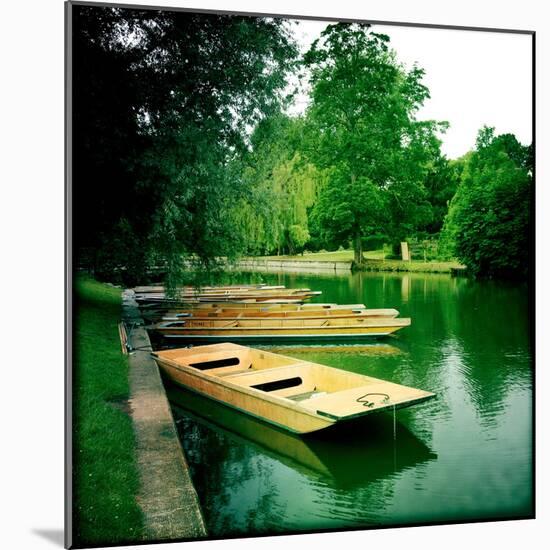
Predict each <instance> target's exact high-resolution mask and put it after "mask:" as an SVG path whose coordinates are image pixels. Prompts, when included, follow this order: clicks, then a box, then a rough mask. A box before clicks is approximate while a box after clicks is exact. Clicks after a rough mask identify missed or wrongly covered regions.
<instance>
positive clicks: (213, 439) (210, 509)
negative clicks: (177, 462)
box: [176, 415, 284, 535]
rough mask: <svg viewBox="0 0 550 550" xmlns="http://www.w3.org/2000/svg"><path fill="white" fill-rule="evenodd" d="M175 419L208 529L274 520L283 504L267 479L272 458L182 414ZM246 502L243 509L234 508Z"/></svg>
mask: <svg viewBox="0 0 550 550" xmlns="http://www.w3.org/2000/svg"><path fill="white" fill-rule="evenodd" d="M176 424H177V428H178V433H179V435H180V441H181V442H182V446H183V449H184V451H185V455H186V457H187V461H188V463H189V467H190V470H191V475H192V478H193V483H194V485H195V487H196V489H197V492H198V494H199V498H200V501H201V506H202V508H203V510H204V512H205V516H206V518H205V519H206V521H207V530H208V532H209V534H212V535H220V534H223V535H232V534H238V533H249V532H255V533H260V532H261V531H265V530H268V531H269V530H270V529H272V528H273V527H272V526H276V525H277V523H278V521H279V518H280V516H281V514H282V513H283V512H284V509H282V508H281V506H280V503H279V501H278V496H279V490H278V487H277V486H276V485H275V484H274V483H273V481H272V480H273V479H274V476H273V464H271V463H270V462H269V460H266V459H265V457H262V456H261V455H258V454H257V453H256V452H254V450H253V449H252V448H250V447H249V446H247V445H243V444H238V443H235V442H234V441H230V440H229V439H228V438H227V436H226V434H224V433H223V432H220V431H214V430H210V429H208V428H207V427H205V426H202V425H200V424H198V423H195V422H193V421H192V420H191V419H189V418H187V417H185V416H183V415H179V416H177V421H176ZM247 502H248V503H249V505H248V507H245V508H246V512H245V514H244V515H243V514H242V512H241V511H239V508H240V507H241V506H242V504H243V503H247Z"/></svg>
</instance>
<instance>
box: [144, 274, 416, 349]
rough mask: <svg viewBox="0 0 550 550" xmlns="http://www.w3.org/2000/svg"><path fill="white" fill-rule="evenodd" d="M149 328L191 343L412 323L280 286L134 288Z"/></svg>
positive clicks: (359, 333)
mask: <svg viewBox="0 0 550 550" xmlns="http://www.w3.org/2000/svg"><path fill="white" fill-rule="evenodd" d="M134 293H135V299H136V301H137V302H138V304H139V305H140V307H141V309H142V314H143V316H144V318H145V319H146V320H147V321H148V322H149V325H148V327H147V328H148V329H149V330H150V331H151V332H152V333H154V334H155V335H157V336H160V337H162V338H164V339H167V340H179V341H182V342H189V343H218V342H234V343H258V342H265V341H270V342H277V343H282V342H288V343H301V342H311V341H316V342H328V341H332V342H334V341H356V340H363V339H366V338H368V339H371V338H377V337H384V336H388V335H390V334H392V333H394V332H396V331H398V330H400V329H402V328H403V327H407V326H409V325H410V323H411V320H410V319H408V318H399V317H398V315H399V312H398V311H397V310H396V309H391V308H388V309H369V308H367V307H366V306H365V305H364V304H331V303H328V304H327V303H319V304H315V303H310V304H307V303H305V302H306V300H309V299H311V298H312V297H314V296H319V295H320V294H321V292H320V291H314V290H310V289H309V288H298V289H287V288H286V287H284V286H268V285H240V286H224V287H202V288H199V289H197V288H194V287H181V288H179V289H177V291H176V292H175V293H172V294H171V295H168V294H167V293H166V292H165V290H164V288H163V287H162V286H154V287H136V288H135V289H134Z"/></svg>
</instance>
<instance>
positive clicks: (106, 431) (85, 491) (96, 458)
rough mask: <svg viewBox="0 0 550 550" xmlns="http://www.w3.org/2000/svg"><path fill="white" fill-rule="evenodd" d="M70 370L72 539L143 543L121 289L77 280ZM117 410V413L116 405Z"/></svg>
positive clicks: (94, 543)
mask: <svg viewBox="0 0 550 550" xmlns="http://www.w3.org/2000/svg"><path fill="white" fill-rule="evenodd" d="M75 289H76V300H75V311H76V314H75V356H74V370H73V415H74V424H73V449H72V452H73V464H74V468H73V483H74V517H73V525H74V532H73V536H74V539H75V544H77V545H78V546H105V545H110V544H123V543H129V542H132V541H136V540H139V539H140V538H141V537H142V535H143V518H142V515H141V511H140V509H139V507H138V504H137V501H136V495H137V494H138V490H139V480H138V472H137V465H136V462H135V446H136V442H135V437H134V431H133V427H132V421H131V419H130V418H129V416H128V414H127V413H126V412H124V410H123V409H124V403H125V402H126V400H127V399H128V394H129V387H128V362H127V360H126V359H125V358H124V357H123V355H122V353H121V351H120V340H119V337H118V329H117V324H118V322H119V320H120V311H121V304H120V289H117V288H113V287H109V286H107V285H102V284H100V283H97V282H95V281H93V280H91V279H83V278H77V279H76V281H75ZM117 405H118V406H117Z"/></svg>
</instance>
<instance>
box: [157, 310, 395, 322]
mask: <svg viewBox="0 0 550 550" xmlns="http://www.w3.org/2000/svg"><path fill="white" fill-rule="evenodd" d="M398 315H399V311H397V310H396V309H365V308H358V309H353V308H349V309H345V308H340V309H304V310H297V311H277V310H275V311H270V310H267V311H262V310H259V311H258V310H243V309H238V308H220V309H214V310H206V311H205V310H195V311H193V310H189V311H183V312H178V313H172V314H167V315H164V316H163V317H162V320H163V321H179V320H181V319H194V320H197V321H206V320H216V319H221V320H223V319H240V320H242V321H249V320H254V319H327V318H330V319H339V318H343V319H345V318H350V319H354V318H363V317H390V318H394V317H397V316H398Z"/></svg>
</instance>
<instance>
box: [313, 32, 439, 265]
mask: <svg viewBox="0 0 550 550" xmlns="http://www.w3.org/2000/svg"><path fill="white" fill-rule="evenodd" d="M388 42H389V38H388V37H387V36H385V35H382V34H377V33H375V32H372V31H371V30H370V29H369V26H368V25H363V24H347V23H338V24H335V25H331V26H329V27H327V29H326V30H325V31H324V32H323V33H322V35H321V38H320V39H319V40H318V41H315V42H314V43H313V44H312V46H311V49H310V50H309V51H308V52H307V54H306V55H305V58H304V61H305V64H306V66H307V68H308V69H309V73H310V84H311V87H312V91H311V99H312V102H311V106H310V107H309V109H308V113H307V118H308V121H309V123H310V131H311V135H312V140H311V141H310V147H309V155H310V158H311V159H312V160H313V162H314V163H315V164H316V165H317V166H318V167H319V168H320V169H323V170H327V171H328V174H329V177H328V180H327V183H326V185H324V186H323V188H322V189H321V190H320V197H319V201H318V203H317V205H316V212H315V213H314V217H315V218H316V220H317V222H318V224H319V226H320V227H321V228H322V229H323V230H324V232H325V233H326V239H327V240H333V241H342V242H346V241H350V240H352V241H353V242H354V250H355V262H356V263H357V264H361V263H362V262H363V255H362V238H363V237H364V236H366V235H368V234H372V233H377V234H380V233H384V234H386V235H388V236H389V238H390V239H392V240H394V241H395V240H399V239H401V238H403V237H404V236H405V235H406V234H408V233H409V232H410V231H411V229H413V228H414V227H415V225H417V224H418V223H421V222H422V221H425V218H426V211H427V209H428V207H429V204H428V202H427V197H426V191H425V188H424V186H423V181H424V177H425V174H426V171H427V164H428V160H429V159H431V158H434V156H436V153H437V151H438V149H439V145H440V143H439V141H438V140H437V138H436V132H437V130H441V129H443V128H444V124H438V123H436V122H434V121H418V120H416V118H415V114H416V112H417V111H418V109H419V107H420V106H421V105H422V104H423V102H424V101H425V100H426V99H427V98H428V97H429V92H428V89H427V88H426V87H425V86H424V85H423V84H422V77H423V74H424V73H423V71H422V69H420V68H418V67H417V66H414V67H413V68H412V69H410V70H406V69H405V68H403V67H402V66H401V65H400V64H399V63H398V61H397V59H396V56H395V54H394V52H393V51H391V50H390V48H389V46H388Z"/></svg>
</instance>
